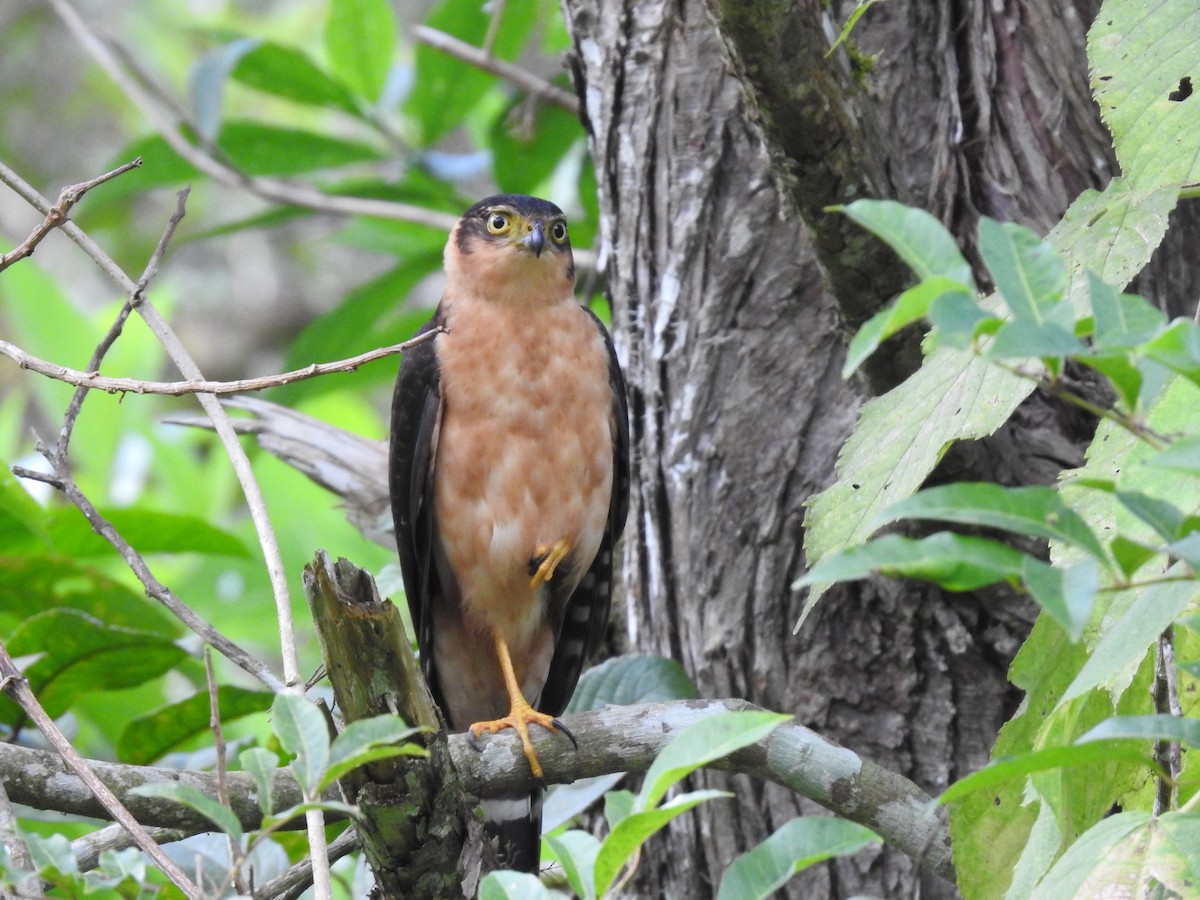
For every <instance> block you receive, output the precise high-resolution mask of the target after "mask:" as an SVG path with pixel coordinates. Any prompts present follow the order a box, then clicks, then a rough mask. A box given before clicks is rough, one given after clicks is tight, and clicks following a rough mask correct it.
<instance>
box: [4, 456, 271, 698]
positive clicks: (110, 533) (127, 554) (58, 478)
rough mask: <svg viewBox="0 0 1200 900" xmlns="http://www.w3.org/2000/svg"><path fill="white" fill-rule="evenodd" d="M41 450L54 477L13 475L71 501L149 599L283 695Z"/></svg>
mask: <svg viewBox="0 0 1200 900" xmlns="http://www.w3.org/2000/svg"><path fill="white" fill-rule="evenodd" d="M38 449H39V451H40V452H41V453H42V455H43V456H45V457H46V460H47V461H48V462H49V463H50V466H51V467H52V468H53V469H54V474H53V475H47V474H45V473H44V472H35V471H33V470H32V469H26V468H24V467H22V466H13V468H12V472H13V474H14V475H16V476H17V477H18V478H29V479H33V480H34V481H41V482H44V483H46V484H49V485H52V486H53V487H55V488H57V489H58V490H60V491H62V493H63V494H64V495H65V496H66V497H67V499H68V500H70V501H71V502H72V503H73V504H75V506H76V507H77V508H78V509H79V511H80V512H82V513H83V515H84V518H86V519H87V520H88V522H89V523H90V524H91V526H92V530H93V531H95V532H96V533H97V534H98V535H100V536H101V537H102V538H104V539H105V540H106V541H108V542H109V543H110V544H112V546H113V548H114V549H115V550H116V551H117V552H118V553H119V554H121V558H122V559H124V560H125V563H126V564H127V565H128V566H129V568H130V569H131V570H132V571H133V574H134V575H136V576H137V578H138V580H139V581H140V582H141V583H142V585H143V586H144V587H145V589H146V594H147V596H150V597H153V598H154V599H155V600H157V601H158V602H159V603H161V604H162V605H163V606H165V607H166V608H167V609H168V610H170V611H171V612H172V613H173V614H174V615H175V616H176V617H177V618H178V619H179V620H180V621H181V622H183V623H184V624H185V625H186V626H187V627H188V628H190V629H191V630H192V631H193V632H195V633H196V634H198V635H199V636H200V637H201V638H203V639H204V640H205V641H207V642H208V643H209V644H211V645H212V646H213V647H215V648H216V649H217V650H218V651H219V652H220V653H221V655H222V656H224V657H225V658H227V659H228V660H230V661H231V662H232V663H233V664H234V665H236V666H238V668H240V669H242V670H243V671H245V672H247V673H248V674H250V675H252V676H253V677H254V678H256V679H258V680H259V681H260V682H262V683H263V684H264V685H266V686H267V687H268V688H270V689H271V690H272V691H281V690H282V689H283V684H282V682H280V680H279V679H278V678H277V677H276V676H275V674H274V673H273V672H272V671H271V670H270V669H269V668H268V667H267V665H266V663H264V662H262V661H261V660H259V659H257V658H255V657H254V656H252V655H251V654H249V653H247V652H246V651H245V650H243V649H242V648H241V647H239V646H238V645H237V644H235V643H234V642H233V641H231V640H229V638H227V637H225V635H223V634H221V632H219V631H217V629H215V628H213V626H212V625H210V624H208V622H206V621H205V620H204V619H202V618H201V617H200V616H199V615H198V614H197V613H196V612H195V611H194V610H192V608H191V607H189V606H188V605H187V604H186V603H184V602H183V601H182V600H180V599H179V598H178V597H176V596H175V594H174V593H172V591H171V590H170V589H169V588H168V587H166V586H165V585H164V584H163V583H162V582H160V581H159V580H158V579H157V578H155V577H154V573H153V572H151V571H150V567H149V566H147V565H146V561H145V560H144V559H143V558H142V556H141V554H139V553H138V552H137V551H136V550H135V549H133V547H132V546H131V545H130V543H129V542H128V541H126V540H125V538H123V537H122V536H121V534H120V532H118V531H117V529H116V528H114V527H113V525H112V523H111V522H109V521H108V520H107V519H106V518H104V516H102V515H100V513H99V511H98V510H97V509H96V507H95V506H94V505H92V502H91V500H89V499H88V497H87V495H86V494H84V493H83V491H81V490H80V489H79V485H77V484H76V483H75V480H74V479H73V478H72V477H71V473H70V470H69V469H68V468H67V466H66V464H65V461H63V460H60V459H57V458H56V457H55V455H54V453H53V452H52V451H51V450H50V449H49V448H47V447H46V446H45V445H44V444H43V443H42V442H41V441H38Z"/></svg>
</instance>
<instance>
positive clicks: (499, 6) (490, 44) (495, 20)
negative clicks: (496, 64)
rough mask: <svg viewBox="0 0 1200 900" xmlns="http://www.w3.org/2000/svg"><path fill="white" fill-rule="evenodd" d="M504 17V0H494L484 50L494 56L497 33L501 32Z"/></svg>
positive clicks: (484, 39) (484, 40)
mask: <svg viewBox="0 0 1200 900" xmlns="http://www.w3.org/2000/svg"><path fill="white" fill-rule="evenodd" d="M503 18H504V0H492V19H491V21H490V22H488V30H487V34H486V35H484V38H483V52H484V53H486V54H487V55H488V56H489V57H491V56H492V53H493V51H494V50H495V47H496V35H498V34H499V33H500V21H501V20H502V19H503Z"/></svg>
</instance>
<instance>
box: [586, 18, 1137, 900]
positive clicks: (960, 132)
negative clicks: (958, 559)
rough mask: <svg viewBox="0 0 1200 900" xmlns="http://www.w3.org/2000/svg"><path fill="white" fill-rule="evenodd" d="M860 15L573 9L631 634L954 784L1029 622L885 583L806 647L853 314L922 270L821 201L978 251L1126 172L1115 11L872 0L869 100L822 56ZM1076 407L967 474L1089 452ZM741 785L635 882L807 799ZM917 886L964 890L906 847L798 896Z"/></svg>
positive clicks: (1012, 605)
mask: <svg viewBox="0 0 1200 900" xmlns="http://www.w3.org/2000/svg"><path fill="white" fill-rule="evenodd" d="M841 5H842V7H843V9H841V10H838V11H837V15H836V16H835V17H834V18H833V19H826V18H824V16H825V15H826V14H825V13H824V12H823V11H822V4H821V3H819V2H817V0H794V2H786V3H785V2H774V0H758V2H739V3H734V2H733V0H729V2H720V0H713V2H711V3H707V4H706V3H704V2H702V0H674V2H667V0H566V2H565V8H566V14H567V22H568V27H569V28H570V30H571V34H572V36H573V40H574V46H575V59H574V65H575V69H576V72H575V74H576V81H577V89H578V91H579V94H580V97H581V98H582V100H583V104H584V110H585V124H586V125H587V127H588V129H589V132H590V135H591V146H592V152H593V156H594V158H595V161H596V167H597V174H598V180H599V187H600V204H601V222H602V234H603V246H602V252H603V253H604V254H605V255H606V257H607V259H606V263H607V275H608V285H609V290H610V294H611V297H612V300H613V304H614V321H615V331H616V337H617V342H618V348H619V352H620V354H621V357H622V360H623V362H624V365H625V368H626V374H627V378H628V381H629V390H630V410H631V418H632V427H633V436H634V441H635V444H636V448H637V450H636V454H635V459H636V463H635V472H634V475H635V478H634V484H635V488H634V497H633V505H632V512H631V516H630V523H631V524H630V527H629V528H628V530H627V532H626V540H625V558H624V586H625V598H626V602H625V607H624V611H625V615H626V627H627V637H628V642H629V644H630V646H631V649H640V650H649V651H653V652H658V653H663V654H666V655H669V656H671V657H673V658H675V659H678V660H679V661H681V662H682V664H683V665H684V667H685V668H686V669H687V670H688V672H689V673H690V674H691V675H692V676H693V678H694V679H695V680H696V683H697V687H698V689H699V691H700V694H701V695H702V696H708V697H723V696H740V697H745V698H747V699H749V700H751V701H752V702H754V703H758V704H761V705H763V706H766V707H768V708H772V709H778V710H783V711H787V712H793V713H795V714H796V716H797V719H798V721H800V722H802V723H804V724H806V725H808V726H810V727H812V728H814V729H815V730H817V731H818V732H820V733H822V734H824V735H826V736H828V737H830V738H831V739H833V740H836V741H838V742H841V743H844V744H846V745H847V746H849V747H852V748H854V749H855V750H856V751H857V752H859V753H861V754H863V755H864V756H866V757H868V758H871V759H873V760H874V761H876V762H878V763H880V764H882V765H884V766H887V767H889V768H892V769H894V770H895V771H898V772H903V773H905V774H907V775H909V776H910V777H912V778H913V779H914V780H916V781H917V782H918V783H919V784H921V785H922V786H923V787H925V788H926V789H928V790H930V791H933V792H936V791H938V790H940V789H941V788H943V787H945V786H946V785H947V784H948V783H949V782H950V781H952V780H954V779H956V778H958V777H960V776H962V775H964V774H966V773H967V772H968V771H970V770H973V769H975V768H977V767H979V766H980V765H982V764H983V763H984V762H986V760H987V754H988V751H989V750H990V747H991V744H992V741H993V740H994V738H995V734H996V731H997V729H998V727H999V726H1000V724H1002V723H1003V722H1004V721H1005V719H1006V718H1007V716H1008V715H1010V714H1011V713H1012V711H1013V709H1014V707H1015V703H1016V701H1017V700H1018V699H1019V698H1017V697H1016V696H1014V693H1013V691H1012V689H1011V687H1010V686H1009V685H1008V682H1007V680H1006V677H1005V675H1006V670H1007V665H1008V662H1009V661H1010V660H1011V657H1012V654H1013V653H1014V652H1015V650H1016V649H1017V647H1018V646H1019V645H1020V641H1021V639H1022V638H1023V636H1024V634H1025V632H1026V630H1027V628H1028V624H1029V621H1030V617H1031V612H1030V610H1029V609H1028V608H1027V607H1026V606H1025V604H1024V603H1022V602H1021V601H1019V600H1016V599H1014V598H1011V597H1005V596H1002V595H999V594H996V595H988V596H987V597H979V598H970V597H967V598H963V597H961V596H956V597H951V598H947V597H945V596H943V595H941V594H939V593H937V592H936V591H932V590H927V589H923V588H919V587H914V586H913V585H911V584H895V583H871V584H868V585H867V586H865V587H861V588H858V589H855V590H853V591H844V590H843V591H834V592H831V593H830V594H829V595H828V596H827V597H826V598H825V599H824V600H823V601H822V603H821V605H820V606H818V608H817V611H816V612H815V613H814V615H813V617H812V618H811V619H810V620H809V622H808V623H806V625H805V627H804V629H803V630H802V631H801V632H800V633H799V634H798V635H793V633H792V627H793V625H794V624H795V622H796V620H797V617H798V614H799V610H800V606H801V600H802V598H800V597H798V596H797V595H796V594H794V593H793V592H792V591H791V590H790V585H791V583H792V581H793V580H794V579H795V578H796V577H798V575H799V574H800V573H801V572H802V571H803V561H802V554H801V542H802V536H803V535H802V523H803V518H804V503H805V501H806V500H807V499H808V497H809V496H810V495H811V494H813V493H814V492H815V491H817V490H820V489H821V488H822V487H823V486H825V485H826V484H827V483H828V482H829V481H830V479H831V477H832V473H833V466H834V461H835V459H836V456H837V452H838V449H839V448H840V446H841V443H842V441H843V440H844V439H845V437H846V435H847V434H848V432H849V431H850V429H851V427H852V426H853V424H854V420H855V416H856V409H857V406H858V404H859V402H860V401H861V399H862V385H857V384H853V383H851V384H848V383H846V382H844V381H843V380H842V379H841V378H840V376H839V369H840V366H841V363H842V358H843V349H844V334H843V330H842V326H841V324H840V320H842V319H846V320H849V321H861V320H862V319H863V318H864V317H865V316H867V315H870V312H871V311H872V310H874V309H877V308H878V307H879V306H880V305H882V304H883V303H885V302H887V301H888V300H889V299H890V295H891V294H892V293H893V292H894V291H896V290H898V289H899V287H902V286H903V285H900V284H895V283H894V278H893V277H892V276H891V275H889V274H888V273H886V272H884V271H883V270H884V269H886V267H887V266H890V265H892V263H891V262H890V261H888V262H886V263H883V262H877V261H874V258H873V256H872V254H873V253H874V252H875V251H873V250H871V249H870V248H869V247H859V246H857V245H853V246H852V245H850V244H849V241H850V240H851V239H845V240H843V239H842V238H840V237H839V231H838V229H839V228H840V227H841V225H840V223H830V221H829V220H830V219H831V218H836V217H831V216H830V215H829V214H827V213H824V212H823V211H822V207H824V206H825V205H827V204H829V203H834V202H848V201H849V200H852V199H854V198H855V197H856V196H865V195H874V196H879V195H885V196H892V197H896V198H898V199H904V200H908V201H910V202H916V203H918V204H919V205H923V206H925V207H926V208H928V209H930V210H931V211H932V212H934V214H935V215H938V216H939V217H940V218H942V220H943V221H945V222H947V223H948V224H949V225H950V226H951V227H952V228H954V229H955V231H956V233H957V234H958V235H959V236H960V239H961V240H962V241H963V243H964V245H967V246H968V247H969V244H970V242H971V240H972V237H973V232H974V227H975V223H976V221H977V219H978V216H979V215H980V214H987V215H992V216H995V217H998V218H1003V219H1015V220H1017V221H1022V222H1024V223H1026V224H1029V225H1031V226H1032V227H1034V228H1037V229H1040V230H1043V231H1044V230H1045V229H1046V228H1048V227H1049V225H1050V224H1052V223H1053V222H1054V221H1056V220H1057V218H1058V217H1059V216H1060V215H1061V213H1062V212H1063V210H1065V208H1066V206H1067V204H1068V203H1069V202H1070V201H1071V200H1072V199H1073V198H1074V196H1075V195H1076V194H1077V193H1078V192H1079V191H1080V190H1082V189H1084V188H1086V187H1094V186H1102V185H1103V184H1104V183H1105V182H1106V181H1107V180H1108V178H1109V177H1111V175H1112V174H1113V169H1114V166H1113V162H1112V158H1111V150H1110V147H1109V143H1108V139H1107V135H1106V133H1105V131H1104V129H1103V127H1102V125H1101V124H1100V122H1099V118H1098V115H1097V112H1096V109H1095V107H1094V105H1093V104H1092V102H1091V99H1090V93H1089V91H1088V86H1087V65H1086V60H1085V56H1084V34H1085V32H1086V27H1087V25H1088V24H1089V22H1090V19H1091V15H1092V14H1093V12H1094V6H1095V5H1096V4H1094V3H1079V4H1077V8H1071V9H1068V10H1066V12H1065V13H1064V12H1063V10H1062V9H1061V8H1060V6H1061V5H1060V4H1057V3H1052V2H1050V0H1035V2H1029V3H1016V2H1011V0H1010V2H1007V3H1004V2H1002V3H999V4H996V3H991V2H985V0H938V2H934V3H926V2H923V0H897V2H895V3H888V4H881V5H879V6H877V7H875V8H873V9H872V10H871V11H870V12H869V13H868V14H867V16H865V17H864V19H863V21H862V23H860V25H859V30H858V31H856V32H855V34H854V36H853V40H854V41H857V42H859V45H860V46H861V47H862V48H864V49H865V50H867V51H871V52H876V53H878V54H879V56H878V58H877V60H876V62H875V64H874V68H873V70H872V71H871V72H870V73H869V74H867V75H866V76H865V85H866V87H865V90H863V89H859V88H856V87H855V80H854V77H853V75H854V73H853V72H851V71H850V67H849V66H847V64H846V63H845V61H844V60H845V58H844V57H843V56H840V55H835V56H834V57H833V58H831V59H830V60H825V59H824V57H823V56H822V55H821V53H815V52H814V51H813V50H812V49H811V48H810V47H809V46H808V45H810V44H811V45H816V44H820V45H821V47H823V48H827V46H828V42H829V39H830V37H829V36H830V35H831V34H836V32H837V28H838V25H835V24H834V20H835V19H836V22H837V23H839V24H840V22H842V21H844V20H845V16H846V15H847V14H848V12H849V10H850V9H851V8H852V7H853V4H852V3H850V2H845V3H843V4H841ZM822 52H823V51H822ZM841 52H842V51H839V54H840V53H841ZM789 53H790V54H792V55H791V56H789V55H788V54H789ZM793 57H796V58H793ZM859 58H861V57H859ZM814 97H816V100H814ZM872 123H882V127H879V126H878V125H873V124H872ZM856 167H857V168H856ZM856 172H857V176H856ZM839 245H840V246H843V247H845V248H846V249H845V253H844V254H843V253H840V252H839V250H838V248H839ZM864 267H869V269H870V271H867V272H864V271H862V270H863V268H864ZM877 267H878V268H877ZM856 270H857V271H856ZM881 272H882V273H883V274H882V276H881V275H880V273H881ZM851 294H853V295H851ZM903 368H904V365H903V364H901V365H900V367H899V370H898V371H897V372H895V373H893V375H894V376H895V377H899V376H901V375H902V374H903ZM873 376H874V377H873V378H872V383H873V384H875V385H877V386H878V385H880V383H881V380H882V381H883V384H884V386H886V379H887V373H886V372H883V373H880V372H875V373H873ZM893 380H894V379H893ZM1047 412H1048V413H1050V415H1049V416H1047V415H1044V413H1047ZM1061 424H1062V420H1061V418H1060V417H1058V415H1057V411H1056V410H1054V409H1052V408H1049V407H1047V406H1046V405H1045V404H1044V403H1043V404H1042V405H1041V406H1040V407H1038V406H1034V407H1032V408H1031V411H1027V412H1024V413H1023V414H1022V415H1021V416H1020V417H1019V421H1017V422H1016V423H1014V425H1013V426H1012V427H1011V428H1010V429H1007V430H1006V433H1004V434H1001V435H999V436H998V437H997V439H996V440H995V441H992V442H989V443H988V445H987V446H986V447H984V448H975V450H976V452H963V453H959V454H957V455H956V460H957V463H958V465H959V466H967V467H970V468H971V469H972V470H973V473H972V474H973V475H974V477H989V475H992V474H996V475H999V476H1000V479H999V480H1004V481H1012V480H1028V477H1029V476H1028V471H1029V467H1028V464H1027V461H1026V460H1024V459H1022V457H1025V456H1038V455H1044V446H1043V445H1042V444H1039V445H1038V446H1037V447H1034V446H1032V444H1031V442H1030V440H1029V439H1028V435H1029V434H1030V430H1029V429H1031V428H1032V429H1033V430H1034V432H1035V433H1038V434H1041V435H1042V436H1043V437H1045V438H1046V439H1047V441H1048V443H1049V446H1051V447H1052V448H1053V449H1054V452H1055V453H1057V454H1058V455H1059V456H1060V457H1061V459H1060V460H1059V461H1057V462H1056V461H1052V462H1051V463H1050V464H1048V465H1045V464H1044V465H1042V466H1041V468H1040V470H1039V471H1040V477H1041V478H1042V479H1046V478H1053V477H1054V476H1055V474H1056V472H1057V468H1058V466H1059V465H1060V464H1066V463H1068V462H1072V461H1073V459H1072V454H1073V452H1074V450H1073V448H1072V447H1071V446H1070V444H1069V443H1068V442H1067V441H1065V440H1063V439H1062V438H1060V437H1059V431H1060V426H1061ZM1085 430H1086V429H1085ZM1078 436H1079V435H1073V437H1078ZM981 469H982V470H981ZM1000 470H1006V471H1007V472H1008V477H1004V472H1003V471H1000ZM1014 473H1015V476H1014ZM702 780H703V781H705V782H708V783H714V784H722V783H727V781H726V779H724V778H723V777H721V776H716V775H711V776H705V777H704V778H703V779H702ZM732 789H733V790H735V791H736V792H737V794H738V799H737V800H734V801H725V802H717V803H711V804H708V805H706V806H703V807H700V808H699V809H698V810H697V811H696V812H695V813H694V814H692V815H687V816H683V817H681V818H680V819H679V820H677V824H676V825H675V826H674V827H673V828H672V829H671V830H670V831H669V833H668V835H667V836H666V837H665V838H660V839H659V843H658V844H657V845H651V847H650V848H648V851H647V853H646V854H644V856H643V859H642V862H641V871H640V872H639V875H638V879H639V882H638V883H639V884H640V889H639V890H638V893H639V895H645V896H652V895H653V896H665V897H678V898H703V897H707V896H712V895H713V893H714V892H715V889H716V886H717V884H718V883H719V879H720V876H721V873H722V872H723V871H724V870H725V869H726V868H727V866H728V865H729V863H730V862H731V860H732V859H733V858H734V857H735V856H736V855H737V854H738V853H740V852H742V851H744V850H746V849H747V848H749V847H750V846H753V845H754V844H755V843H757V842H758V841H760V840H762V839H763V838H764V837H766V836H767V835H768V834H770V833H771V831H773V830H774V829H775V828H778V827H779V826H780V825H782V824H783V823H784V822H786V821H788V820H789V819H791V818H793V817H794V816H796V815H797V814H800V813H802V812H813V811H814V810H813V809H811V808H807V807H806V804H804V803H801V802H799V801H797V800H796V798H794V797H792V796H788V795H786V794H784V793H783V792H782V791H777V790H775V789H772V788H770V787H764V786H763V785H760V784H753V783H750V782H749V780H747V779H734V781H733V784H732ZM914 880H920V882H921V884H920V891H921V893H920V896H922V897H926V898H928V897H952V896H956V892H955V891H954V889H953V887H952V886H951V885H949V884H947V883H946V882H943V881H940V880H939V879H937V878H936V877H934V876H931V875H928V874H922V873H919V872H917V870H916V867H915V866H914V865H913V864H912V862H911V861H910V860H908V859H906V858H904V857H902V856H901V855H900V854H898V853H895V852H893V851H890V850H887V849H884V850H880V851H878V852H875V853H873V854H872V853H867V854H860V855H859V856H858V857H856V858H855V859H853V860H840V861H837V862H834V863H830V864H828V865H826V866H824V867H820V868H818V869H816V870H813V871H810V872H809V873H806V874H805V875H804V876H803V877H801V878H798V879H795V880H793V882H792V884H791V885H790V887H789V891H790V895H791V896H794V897H823V896H828V897H835V896H836V897H841V896H851V895H853V894H857V893H866V894H871V895H875V896H886V897H892V896H908V895H910V893H911V892H912V891H913V890H914V888H915V887H916V885H914Z"/></svg>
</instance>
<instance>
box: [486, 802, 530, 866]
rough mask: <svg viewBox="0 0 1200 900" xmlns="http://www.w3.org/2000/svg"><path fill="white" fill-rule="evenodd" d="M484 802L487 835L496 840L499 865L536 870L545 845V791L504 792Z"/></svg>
mask: <svg viewBox="0 0 1200 900" xmlns="http://www.w3.org/2000/svg"><path fill="white" fill-rule="evenodd" d="M482 805H483V818H484V822H485V823H486V828H487V833H488V836H489V837H492V838H496V839H497V847H498V851H499V853H498V855H499V857H500V864H501V865H502V866H504V867H505V868H508V869H515V870H517V871H518V872H535V873H536V872H537V870H538V862H539V861H540V859H541V848H542V792H541V791H540V790H538V789H534V790H533V791H530V792H529V793H518V794H501V795H500V796H499V797H489V798H488V799H486V800H484V801H483V804H482Z"/></svg>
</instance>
